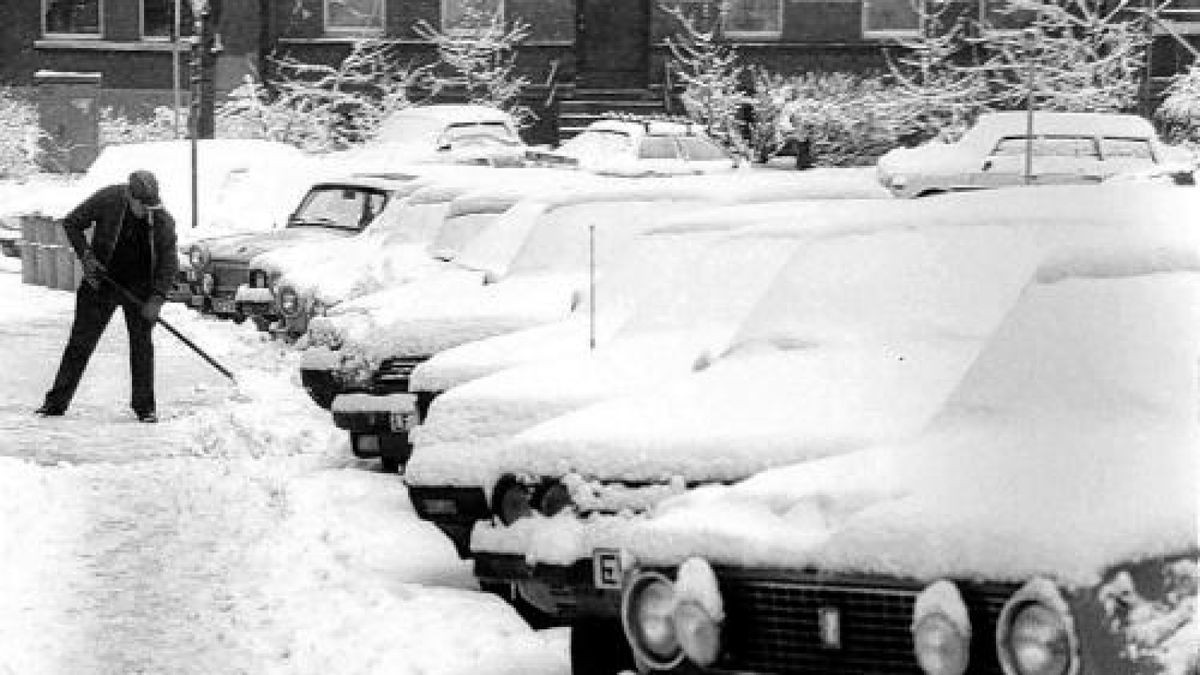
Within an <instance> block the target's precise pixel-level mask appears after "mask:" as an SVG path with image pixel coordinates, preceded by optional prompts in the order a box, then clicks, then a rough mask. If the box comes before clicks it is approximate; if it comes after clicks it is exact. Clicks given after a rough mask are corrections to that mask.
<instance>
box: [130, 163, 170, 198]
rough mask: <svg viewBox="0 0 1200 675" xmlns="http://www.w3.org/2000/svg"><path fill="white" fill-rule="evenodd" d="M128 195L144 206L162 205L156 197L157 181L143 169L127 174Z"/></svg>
mask: <svg viewBox="0 0 1200 675" xmlns="http://www.w3.org/2000/svg"><path fill="white" fill-rule="evenodd" d="M129 194H130V195H132V196H133V198H134V199H136V200H138V201H139V202H141V203H143V204H145V205H146V206H161V205H162V200H160V199H159V197H158V179H157V178H155V177H154V174H152V173H150V172H149V171H146V170H144V169H140V170H138V171H134V172H133V173H131V174H129Z"/></svg>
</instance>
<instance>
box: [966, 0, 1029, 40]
mask: <svg viewBox="0 0 1200 675" xmlns="http://www.w3.org/2000/svg"><path fill="white" fill-rule="evenodd" d="M1036 18H1037V12H1036V11H1035V10H1031V9H1018V8H1015V7H1013V6H1012V4H1011V3H1010V1H1009V0H979V25H980V26H982V28H983V30H984V31H987V32H1009V31H1019V30H1021V29H1022V28H1025V27H1026V26H1030V25H1032V24H1033V21H1034V19H1036Z"/></svg>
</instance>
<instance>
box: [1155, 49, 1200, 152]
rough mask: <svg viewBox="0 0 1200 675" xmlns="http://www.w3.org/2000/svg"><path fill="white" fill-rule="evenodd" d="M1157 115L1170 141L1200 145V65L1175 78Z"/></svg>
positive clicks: (1164, 134)
mask: <svg viewBox="0 0 1200 675" xmlns="http://www.w3.org/2000/svg"><path fill="white" fill-rule="evenodd" d="M1154 116H1155V117H1156V118H1157V119H1158V121H1159V122H1160V123H1161V124H1162V125H1163V127H1164V128H1163V137H1164V138H1165V139H1166V140H1167V141H1169V142H1173V143H1187V144H1190V145H1197V144H1200V66H1192V67H1191V68H1190V69H1188V71H1187V72H1186V73H1182V74H1180V75H1178V76H1176V77H1175V79H1174V80H1173V81H1172V82H1171V86H1169V87H1167V90H1166V91H1165V92H1163V102H1162V105H1160V106H1159V108H1158V110H1157V111H1155V113H1154Z"/></svg>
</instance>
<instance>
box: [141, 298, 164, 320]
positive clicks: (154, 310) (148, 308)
mask: <svg viewBox="0 0 1200 675" xmlns="http://www.w3.org/2000/svg"><path fill="white" fill-rule="evenodd" d="M162 306H163V299H162V298H161V297H159V296H157V295H152V296H150V299H149V300H147V301H146V302H145V304H143V305H142V318H144V319H146V320H147V321H149V322H150V323H154V322H155V321H158V313H159V312H161V311H162Z"/></svg>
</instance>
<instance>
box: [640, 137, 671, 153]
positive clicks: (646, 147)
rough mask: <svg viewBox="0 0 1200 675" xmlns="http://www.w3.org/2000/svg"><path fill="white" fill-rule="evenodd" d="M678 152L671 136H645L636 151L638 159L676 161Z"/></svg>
mask: <svg viewBox="0 0 1200 675" xmlns="http://www.w3.org/2000/svg"><path fill="white" fill-rule="evenodd" d="M678 158H679V150H678V149H677V148H676V147H675V138H674V137H672V136H646V137H645V138H643V139H642V147H641V148H640V149H639V150H638V159H678Z"/></svg>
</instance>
